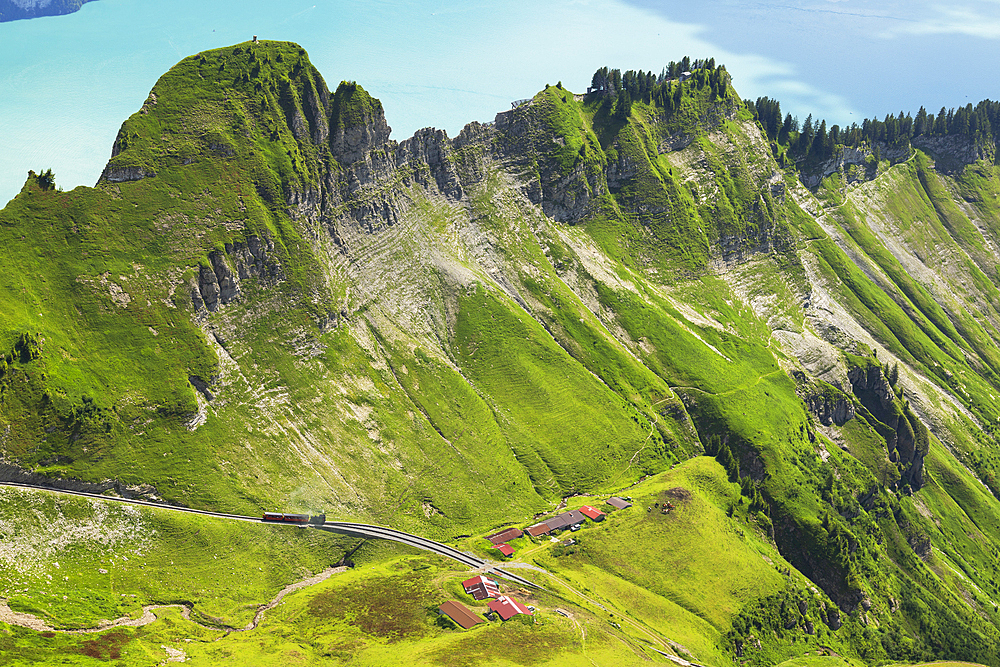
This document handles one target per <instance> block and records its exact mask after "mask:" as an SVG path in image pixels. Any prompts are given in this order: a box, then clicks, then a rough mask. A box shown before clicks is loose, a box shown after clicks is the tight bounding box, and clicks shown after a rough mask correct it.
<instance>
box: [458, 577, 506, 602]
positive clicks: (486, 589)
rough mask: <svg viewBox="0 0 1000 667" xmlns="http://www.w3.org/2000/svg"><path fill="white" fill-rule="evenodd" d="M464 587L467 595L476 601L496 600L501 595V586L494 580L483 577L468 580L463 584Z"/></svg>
mask: <svg viewBox="0 0 1000 667" xmlns="http://www.w3.org/2000/svg"><path fill="white" fill-rule="evenodd" d="M462 587H463V588H465V592H466V593H468V594H469V595H471V596H472V597H473V599H476V600H485V599H486V598H495V597H498V596H499V595H500V584H498V583H497V582H495V581H493V580H492V579H487V578H486V577H484V576H483V575H479V576H478V577H473V578H472V579H466V580H465V581H463V582H462Z"/></svg>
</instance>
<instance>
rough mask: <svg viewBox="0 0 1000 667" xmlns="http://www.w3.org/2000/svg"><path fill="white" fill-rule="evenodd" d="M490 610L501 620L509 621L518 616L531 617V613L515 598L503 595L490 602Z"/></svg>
mask: <svg viewBox="0 0 1000 667" xmlns="http://www.w3.org/2000/svg"><path fill="white" fill-rule="evenodd" d="M487 606H489V608H490V610H492V611H495V612H496V613H497V614H498V615H499V616H500V618H501V619H503V620H505V621H506V620H508V619H510V618H513V617H515V616H517V615H518V614H527V615H528V616H531V612H530V611H528V608H527V607H525V606H524V605H523V604H521V603H520V602H518V601H517V600H515V599H514V598H511V597H507V596H506V595H501V596H500V597H498V598H497V599H496V600H490V602H489V605H487Z"/></svg>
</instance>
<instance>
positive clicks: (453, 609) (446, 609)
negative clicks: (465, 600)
mask: <svg viewBox="0 0 1000 667" xmlns="http://www.w3.org/2000/svg"><path fill="white" fill-rule="evenodd" d="M438 611H440V612H441V613H442V614H444V615H445V616H447V617H448V618H450V619H451V620H453V621H455V622H456V623H458V624H459V625H460V626H462V627H463V628H464V629H466V630H468V629H469V628H471V627H472V626H474V625H477V624H479V623H482V622H483V619H481V618H479V617H478V616H476V615H475V614H473V613H472V611H471V610H470V609H469V608H468V607H466V606H465V605H464V604H462V603H461V602H455V601H454V600H448V601H447V602H445V603H444V604H442V605H441V606H440V607H438Z"/></svg>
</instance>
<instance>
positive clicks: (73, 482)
mask: <svg viewBox="0 0 1000 667" xmlns="http://www.w3.org/2000/svg"><path fill="white" fill-rule="evenodd" d="M0 482H14V483H15V484H24V485H28V486H40V487H43V488H47V489H58V490H62V491H79V492H81V493H97V494H103V493H107V492H109V491H111V492H113V493H115V494H116V495H118V496H120V497H122V498H140V499H143V500H156V501H160V499H159V497H158V496H157V493H156V488H155V487H153V486H151V485H149V484H140V485H137V486H126V485H125V484H122V483H121V481H119V480H112V479H107V480H104V481H103V482H84V481H81V480H78V479H62V478H56V477H46V476H44V475H39V474H38V473H35V472H31V471H30V470H25V469H24V468H21V467H20V466H16V465H13V464H10V463H3V462H0ZM160 502H162V501H160Z"/></svg>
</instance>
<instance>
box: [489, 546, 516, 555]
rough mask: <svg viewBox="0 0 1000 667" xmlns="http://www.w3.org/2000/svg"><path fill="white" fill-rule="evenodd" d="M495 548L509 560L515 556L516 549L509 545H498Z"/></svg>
mask: <svg viewBox="0 0 1000 667" xmlns="http://www.w3.org/2000/svg"><path fill="white" fill-rule="evenodd" d="M493 548H494V549H497V550H498V551H499V552H500V553H502V554H503V555H504V556H506V557H507V558H510V557H511V556H513V555H514V547H512V546H510V545H509V544H497V545H496V546H494V547H493Z"/></svg>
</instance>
